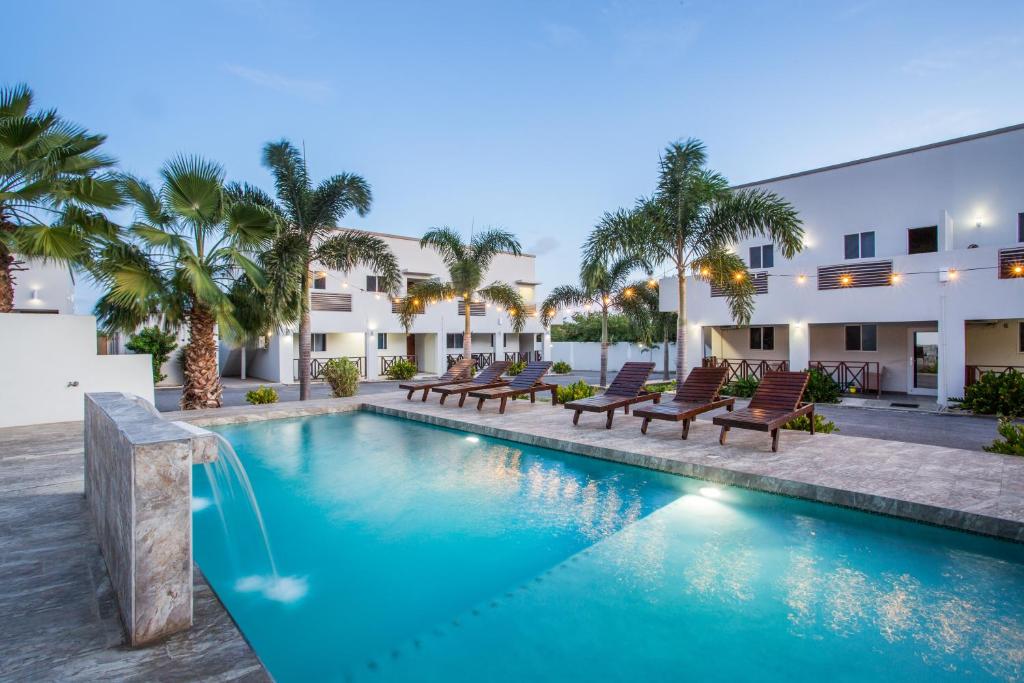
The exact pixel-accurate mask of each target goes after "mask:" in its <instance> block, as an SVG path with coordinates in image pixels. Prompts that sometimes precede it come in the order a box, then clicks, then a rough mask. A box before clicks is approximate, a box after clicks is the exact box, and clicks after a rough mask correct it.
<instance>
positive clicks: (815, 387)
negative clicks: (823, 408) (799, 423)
mask: <svg viewBox="0 0 1024 683" xmlns="http://www.w3.org/2000/svg"><path fill="white" fill-rule="evenodd" d="M841 393H842V387H840V386H839V384H838V383H837V382H835V381H834V380H833V379H832V378H831V377H829V376H828V375H827V374H826V373H825V372H824V371H822V370H819V369H817V368H815V369H813V370H811V371H810V379H809V380H808V381H807V388H806V389H805V390H804V402H805V403H839V395H840V394H841Z"/></svg>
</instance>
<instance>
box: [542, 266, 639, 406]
mask: <svg viewBox="0 0 1024 683" xmlns="http://www.w3.org/2000/svg"><path fill="white" fill-rule="evenodd" d="M637 268H646V263H645V262H644V261H642V260H641V259H638V258H636V257H633V256H624V257H620V258H618V259H615V260H613V261H611V262H609V261H608V260H607V259H604V258H601V259H595V260H593V261H589V262H586V263H584V265H583V268H582V269H581V270H580V283H579V285H559V286H558V287H555V288H554V289H553V290H551V293H550V294H548V297H547V298H546V299H544V303H543V304H541V310H542V313H541V322H542V323H544V325H545V326H547V325H548V324H549V323H550V322H551V319H552V318H554V317H555V313H556V312H557V310H558V309H560V308H574V307H584V308H585V309H587V310H589V309H590V308H591V307H596V308H597V310H598V311H599V312H600V314H601V377H600V383H601V386H607V385H608V313H609V311H611V310H612V309H615V308H618V309H619V310H624V308H625V307H627V302H628V301H629V300H630V299H632V298H633V297H634V292H633V291H632V290H631V291H630V292H629V293H628V294H627V293H626V291H625V290H626V289H627V287H626V285H627V283H628V281H629V275H630V273H632V272H633V271H634V270H636V269H637ZM630 309H631V310H633V309H632V307H630Z"/></svg>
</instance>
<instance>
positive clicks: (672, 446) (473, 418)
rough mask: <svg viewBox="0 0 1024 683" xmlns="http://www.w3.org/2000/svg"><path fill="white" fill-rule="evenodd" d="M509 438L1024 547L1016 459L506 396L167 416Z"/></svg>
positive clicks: (386, 397)
mask: <svg viewBox="0 0 1024 683" xmlns="http://www.w3.org/2000/svg"><path fill="white" fill-rule="evenodd" d="M360 408H362V409H366V410H373V411H376V412H380V413H384V414H388V415H396V416H399V417H405V418H409V419H414V420H420V421H423V422H428V423H430V424H436V425H441V426H444V427H452V428H455V429H462V430H466V431H471V432H476V433H479V434H484V435H487V436H495V437H500V438H503V439H509V440H511V441H519V442H523V443H529V444H534V445H537V446H544V447H547V448H554V449H558V450H564V451H568V452H571V453H578V454H581V455H588V456H591V457H597V458H604V459H608V460H615V461H618V462H625V463H629V464H633V465H639V466H642V467H649V468H652V469H657V470H663V471H667V472H674V473H677V474H683V475H687V476H693V477H698V478H700V479H706V480H709V481H714V482H718V483H722V484H734V485H738V486H744V487H747V488H751V489H756V490H759V491H768V492H771V493H781V494H785V495H790V496H795V497H798V498H807V499H810V500H817V501H821V502H824V503H831V504H835V505H843V506H846V507H851V508H856V509H859V510H865V511H868V512H876V513H881V514H888V515H893V516H895V517H903V518H905V519H911V520H915V521H920V522H926V523H929V524H936V525H940V526H946V527H951V528H955V529H962V530H965V531H971V532H975V533H980V534H985V535H989V536H996V537H1000V538H1005V539H1010V540H1014V541H1019V542H1024V458H1020V457H1014V456H1007V455H998V454H995V453H985V452H980V451H972V450H963V449H958V448H942V447H938V446H928V445H922V444H909V443H904V442H900V441H887V440H882V439H870V438H863V437H853V436H843V435H840V434H815V435H814V436H811V435H810V434H807V433H806V432H794V431H783V433H782V437H781V446H780V452H778V453H772V452H771V439H770V437H769V436H768V435H767V434H765V433H762V432H752V431H743V430H738V429H734V430H732V431H731V432H729V439H728V443H727V445H726V446H720V445H719V444H718V433H719V428H718V427H715V426H714V425H712V424H711V417H712V416H714V415H716V414H718V413H717V412H715V413H708V414H706V415H702V416H701V417H700V419H699V420H698V421H697V422H695V423H694V424H693V425H692V426H691V428H690V435H689V438H688V440H686V441H682V440H681V439H680V438H679V436H680V431H681V429H680V426H679V425H677V424H672V423H668V422H662V421H656V422H653V423H652V424H651V426H650V428H649V429H648V432H647V435H646V436H643V435H641V434H640V420H638V419H636V418H634V417H632V416H626V415H623V414H622V413H621V411H620V412H619V413H618V415H617V416H616V418H615V422H614V425H613V427H612V429H610V430H606V429H604V418H603V416H599V415H594V414H587V413H584V414H583V416H582V417H581V419H580V424H579V426H578V427H574V426H573V424H572V413H571V412H570V411H567V410H564V409H563V408H562V407H561V406H558V407H552V406H551V405H550V404H549V403H540V402H538V403H536V404H533V405H531V404H530V403H529V402H528V401H512V402H510V403H509V407H508V409H507V411H506V413H505V415H499V414H498V409H497V402H496V401H490V402H488V404H487V405H485V407H484V409H483V411H481V412H478V411H477V410H476V409H475V407H473V406H471V405H470V402H469V401H467V402H466V406H465V407H463V408H458V407H456V406H455V405H451V404H450V405H445V406H442V405H439V403H438V401H437V399H436V398H434V397H431V399H430V400H429V401H427V402H426V403H423V402H421V401H419V400H418V399H416V400H412V401H407V400H406V399H405V393H404V392H391V393H387V394H377V395H372V396H364V397H358V396H357V397H353V398H349V399H325V400H318V401H308V402H306V403H305V404H276V405H270V406H244V407H241V406H240V407H237V408H226V409H220V410H216V411H199V412H193V413H166V414H165V416H166V417H168V419H174V420H181V419H184V420H188V421H192V422H195V423H196V424H199V425H209V424H227V423H232V422H246V421H251V420H263V419H274V418H280V417H292V416H300V415H315V414H320V413H328V412H341V411H347V410H358V409H360Z"/></svg>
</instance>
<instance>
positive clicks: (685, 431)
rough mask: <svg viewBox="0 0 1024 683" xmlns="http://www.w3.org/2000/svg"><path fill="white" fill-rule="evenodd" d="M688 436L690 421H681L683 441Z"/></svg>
mask: <svg viewBox="0 0 1024 683" xmlns="http://www.w3.org/2000/svg"><path fill="white" fill-rule="evenodd" d="M689 435H690V421H689V420H683V437H682V438H683V441H686V437H687V436H689Z"/></svg>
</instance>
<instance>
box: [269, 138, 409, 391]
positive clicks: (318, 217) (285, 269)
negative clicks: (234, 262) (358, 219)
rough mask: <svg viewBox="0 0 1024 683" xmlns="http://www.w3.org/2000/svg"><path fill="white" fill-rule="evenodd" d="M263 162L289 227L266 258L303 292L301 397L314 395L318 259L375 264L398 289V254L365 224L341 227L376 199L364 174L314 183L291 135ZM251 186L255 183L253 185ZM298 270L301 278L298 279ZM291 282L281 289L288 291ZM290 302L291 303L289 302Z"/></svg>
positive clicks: (346, 267) (331, 264)
mask: <svg viewBox="0 0 1024 683" xmlns="http://www.w3.org/2000/svg"><path fill="white" fill-rule="evenodd" d="M263 165H264V166H266V167H267V168H268V169H270V172H271V174H272V175H273V176H274V186H275V189H276V192H277V205H276V206H275V207H274V210H275V211H276V212H277V213H278V214H279V215H280V216H281V217H282V219H283V221H284V226H285V227H284V230H283V231H282V233H281V235H280V237H279V238H278V240H277V241H276V242H275V244H274V247H273V249H272V250H271V251H270V252H268V253H267V254H265V258H267V259H269V261H270V262H271V263H273V264H275V266H276V267H275V268H274V269H273V272H274V273H277V274H279V275H280V276H281V277H280V279H279V282H281V283H282V284H287V283H288V282H293V290H294V291H298V292H300V294H301V296H300V298H299V301H298V305H299V307H300V310H299V311H298V317H299V399H300V400H302V401H305V400H306V399H308V398H309V385H310V373H309V363H310V342H311V335H310V331H311V330H310V321H309V290H310V287H311V285H312V276H311V272H310V271H311V268H312V266H313V264H314V263H317V264H321V265H323V267H325V268H329V269H331V270H338V271H341V272H343V273H347V272H349V271H351V270H352V269H353V268H355V267H357V266H366V267H368V268H371V269H373V270H374V271H375V272H376V273H377V275H378V277H379V278H380V280H379V282H380V286H381V287H382V288H384V289H385V290H387V291H388V292H391V293H393V294H394V293H397V292H398V289H399V287H400V286H401V281H402V274H401V271H400V270H399V268H398V259H397V258H396V257H395V255H394V254H393V253H392V251H391V249H390V248H389V247H388V245H387V243H386V242H385V241H384V240H382V239H381V238H379V237H377V236H375V235H371V234H369V233H366V232H363V231H361V230H347V229H343V228H341V227H340V223H341V220H342V219H343V218H344V217H345V215H346V214H347V213H348V212H349V211H355V212H356V213H358V214H359V215H360V216H365V215H366V213H367V212H368V211H369V210H370V204H371V203H372V201H373V198H372V193H371V191H370V185H369V184H368V183H367V182H366V180H364V179H363V178H362V176H359V175H356V174H354V173H341V174H338V175H335V176H331V177H330V178H327V179H325V180H323V181H321V182H320V184H319V185H317V186H316V187H314V186H313V183H312V180H311V179H310V177H309V172H308V170H307V168H306V160H305V158H304V157H303V155H302V153H301V152H300V151H299V150H298V149H296V147H295V146H294V145H293V144H291V143H290V142H288V141H287V140H280V141H278V142H269V143H267V144H266V146H264V148H263ZM250 190H251V188H250ZM296 274H298V276H299V277H300V281H298V282H294V277H295V275H296ZM287 290H288V288H287V287H284V288H282V289H281V294H283V295H287ZM284 308H288V306H287V305H286V306H284Z"/></svg>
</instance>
